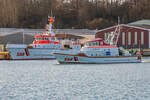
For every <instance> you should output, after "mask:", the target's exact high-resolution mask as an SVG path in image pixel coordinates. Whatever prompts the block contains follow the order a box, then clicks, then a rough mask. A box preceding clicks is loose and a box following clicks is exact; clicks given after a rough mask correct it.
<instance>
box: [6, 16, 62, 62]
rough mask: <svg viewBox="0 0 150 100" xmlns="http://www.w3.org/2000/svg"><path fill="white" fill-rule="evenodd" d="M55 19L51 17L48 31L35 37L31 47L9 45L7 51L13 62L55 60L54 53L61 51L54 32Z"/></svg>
mask: <svg viewBox="0 0 150 100" xmlns="http://www.w3.org/2000/svg"><path fill="white" fill-rule="evenodd" d="M53 22H54V17H49V24H48V29H47V30H46V31H45V32H44V33H42V34H40V35H36V36H34V38H35V39H34V41H33V43H32V44H30V45H26V44H8V45H7V46H6V49H7V50H8V51H9V54H10V56H11V58H12V59H13V60H36V59H39V60H41V59H55V57H54V56H53V55H52V52H53V51H55V50H60V49H61V43H60V42H59V41H58V40H57V38H56V35H55V33H54V32H53V31H52V23H53Z"/></svg>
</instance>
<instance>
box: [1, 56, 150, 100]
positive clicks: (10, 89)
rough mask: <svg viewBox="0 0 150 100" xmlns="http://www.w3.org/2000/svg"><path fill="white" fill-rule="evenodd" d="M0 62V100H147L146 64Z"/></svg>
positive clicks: (149, 70)
mask: <svg viewBox="0 0 150 100" xmlns="http://www.w3.org/2000/svg"><path fill="white" fill-rule="evenodd" d="M144 60H146V61H147V63H131V64H130V63H129V64H126V63H124V64H71V65H67V64H63V65H60V64H57V61H55V60H46V61H36V60H35V61H0V100H150V62H148V61H149V58H145V59H144Z"/></svg>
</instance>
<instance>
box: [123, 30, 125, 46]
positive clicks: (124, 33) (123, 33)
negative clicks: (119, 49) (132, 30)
mask: <svg viewBox="0 0 150 100" xmlns="http://www.w3.org/2000/svg"><path fill="white" fill-rule="evenodd" d="M122 45H125V32H122Z"/></svg>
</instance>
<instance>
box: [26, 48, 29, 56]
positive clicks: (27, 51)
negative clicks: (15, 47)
mask: <svg viewBox="0 0 150 100" xmlns="http://www.w3.org/2000/svg"><path fill="white" fill-rule="evenodd" d="M25 53H26V56H30V54H29V50H28V49H27V48H25Z"/></svg>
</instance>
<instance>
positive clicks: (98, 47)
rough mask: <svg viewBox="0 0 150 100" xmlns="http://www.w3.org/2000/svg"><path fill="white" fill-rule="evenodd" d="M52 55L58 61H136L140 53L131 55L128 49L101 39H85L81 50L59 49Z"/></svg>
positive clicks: (139, 60) (139, 58) (139, 57)
mask: <svg viewBox="0 0 150 100" xmlns="http://www.w3.org/2000/svg"><path fill="white" fill-rule="evenodd" d="M53 54H54V56H55V57H56V59H57V60H58V62H59V63H86V64H88V63H138V62H141V56H140V55H131V54H130V53H129V52H128V51H126V50H124V49H122V48H118V47H117V46H115V45H110V44H107V43H105V42H104V41H103V40H102V39H96V40H93V41H87V42H86V44H85V45H84V47H82V48H81V50H70V51H68V50H59V51H55V52H54V53H53Z"/></svg>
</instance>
